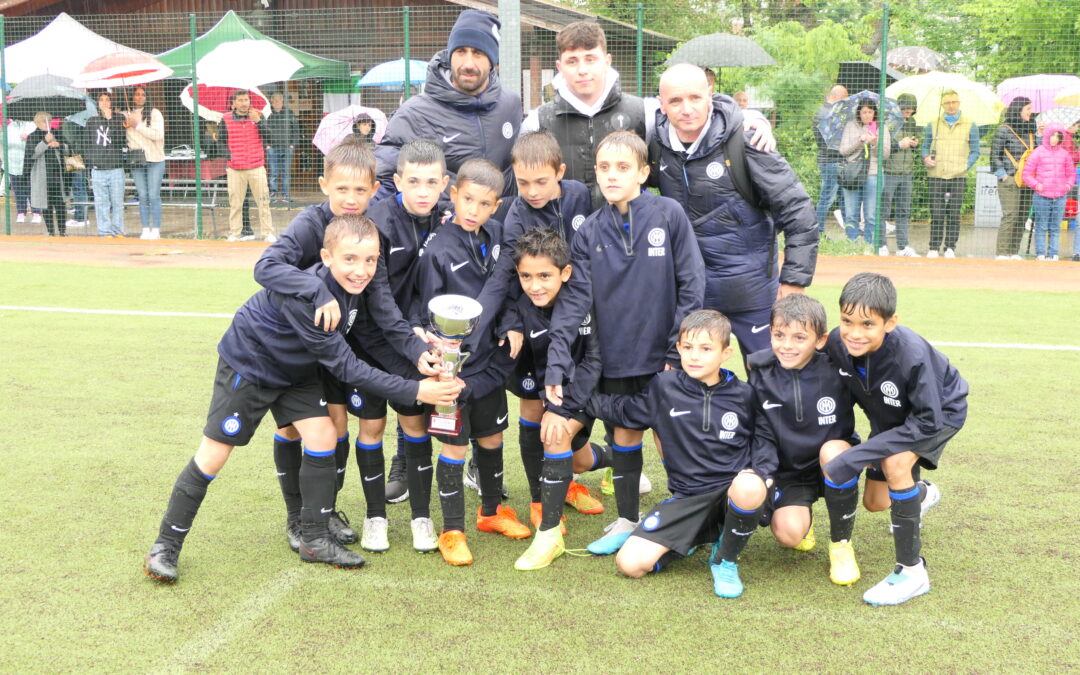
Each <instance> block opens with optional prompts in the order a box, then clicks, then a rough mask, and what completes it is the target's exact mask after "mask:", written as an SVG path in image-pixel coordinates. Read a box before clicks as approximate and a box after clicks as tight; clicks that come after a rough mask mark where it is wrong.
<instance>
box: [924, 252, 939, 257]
mask: <svg viewBox="0 0 1080 675" xmlns="http://www.w3.org/2000/svg"><path fill="white" fill-rule="evenodd" d="M926 257H927V258H936V257H937V251H927V252H926Z"/></svg>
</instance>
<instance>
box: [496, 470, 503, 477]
mask: <svg viewBox="0 0 1080 675" xmlns="http://www.w3.org/2000/svg"><path fill="white" fill-rule="evenodd" d="M502 475H503V472H502V471H500V472H499V473H497V474H495V477H496V478H502Z"/></svg>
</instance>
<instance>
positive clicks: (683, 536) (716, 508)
mask: <svg viewBox="0 0 1080 675" xmlns="http://www.w3.org/2000/svg"><path fill="white" fill-rule="evenodd" d="M727 493H728V489H727V486H725V487H724V488H723V489H720V490H714V491H712V492H706V493H703V494H699V495H692V496H689V497H672V498H671V499H665V500H664V501H662V502H660V503H659V504H657V505H656V506H655V507H653V509H652V510H651V511H649V513H648V514H647V515H646V516H645V517H644V518H643V519H642V520H641V524H640V525H638V526H637V528H636V529H635V530H634V532H633V536H635V537H641V538H642V539H647V540H649V541H651V542H653V543H656V544H660V545H661V546H664V547H666V548H669V549H671V550H672V551H675V552H676V553H678V554H679V555H683V556H685V555H687V554H689V552H690V549H692V548H693V547H695V546H698V545H700V544H712V543H716V541H718V540H719V539H720V535H721V534H722V533H723V531H724V517H725V516H726V515H727V503H728V499H727Z"/></svg>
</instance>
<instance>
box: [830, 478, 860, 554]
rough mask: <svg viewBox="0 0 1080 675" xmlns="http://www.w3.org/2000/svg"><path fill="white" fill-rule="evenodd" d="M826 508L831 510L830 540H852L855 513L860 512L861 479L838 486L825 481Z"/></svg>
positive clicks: (853, 479)
mask: <svg viewBox="0 0 1080 675" xmlns="http://www.w3.org/2000/svg"><path fill="white" fill-rule="evenodd" d="M825 507H826V508H827V509H828V510H829V538H830V539H831V540H832V541H834V542H836V541H844V540H848V541H850V540H851V533H852V532H853V531H854V529H855V512H856V511H858V510H859V477H858V476H855V477H854V478H852V479H851V480H849V481H848V482H846V483H841V484H840V485H837V484H836V483H834V482H832V481H831V480H829V479H828V478H826V479H825Z"/></svg>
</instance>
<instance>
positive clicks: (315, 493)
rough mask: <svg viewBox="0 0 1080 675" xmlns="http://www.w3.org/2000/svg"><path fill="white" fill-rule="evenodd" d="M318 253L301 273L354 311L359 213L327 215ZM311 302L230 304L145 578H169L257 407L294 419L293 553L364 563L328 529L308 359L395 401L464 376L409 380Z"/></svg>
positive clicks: (447, 398) (325, 440)
mask: <svg viewBox="0 0 1080 675" xmlns="http://www.w3.org/2000/svg"><path fill="white" fill-rule="evenodd" d="M321 253H322V264H317V265H315V266H314V267H312V268H310V269H309V270H308V271H307V274H310V275H312V276H313V277H315V278H318V279H319V280H320V281H321V283H323V284H325V286H326V288H327V289H328V290H329V292H330V294H331V296H332V297H333V299H334V300H335V301H336V302H337V303H339V304H340V307H341V308H342V310H343V312H342V315H343V316H345V317H352V316H355V314H356V310H357V307H358V306H359V304H360V302H361V300H360V294H361V293H362V292H363V290H364V289H365V288H366V287H367V285H368V283H369V282H370V281H371V279H372V277H373V276H374V274H375V266H376V262H377V261H378V258H379V237H378V234H377V231H376V229H375V225H374V223H372V222H371V221H370V220H368V219H367V218H365V217H363V216H359V215H345V216H337V217H335V218H334V219H333V220H332V221H331V223H330V225H329V226H328V227H327V228H326V235H325V238H324V242H323V249H322V252H321ZM317 302H319V301H318V300H315V299H314V297H309V298H308V299H307V300H303V299H300V298H297V297H294V296H289V295H283V294H281V293H276V292H274V291H269V290H263V291H259V292H258V293H256V294H255V295H253V296H252V297H251V298H250V299H249V300H248V301H247V302H246V303H244V305H243V307H241V308H240V309H239V310H238V311H237V312H236V316H235V317H234V318H233V322H232V324H231V325H230V326H229V329H228V330H227V331H225V335H224V336H223V337H222V339H221V342H219V343H218V354H219V358H218V370H217V375H216V376H215V378H214V394H213V398H212V399H211V401H210V412H209V414H208V416H207V419H206V427H205V428H204V429H203V439H202V443H201V444H200V445H199V450H198V452H196V453H195V456H194V457H193V458H192V459H191V461H190V462H188V465H187V466H186V467H185V468H184V470H183V471H181V472H180V476H179V477H178V478H177V479H176V484H175V485H174V486H173V490H172V496H171V497H170V499H169V505H168V508H167V509H166V511H165V516H164V518H162V520H161V527H160V530H159V533H158V537H157V539H156V540H155V541H154V545H153V546H152V547H151V548H150V552H149V553H147V554H146V560H145V563H144V569H145V571H146V574H147V575H149V576H150V577H152V578H153V579H156V580H157V581H162V582H165V583H173V582H174V581H176V578H177V558H178V557H179V555H180V549H181V547H182V546H183V544H184V539H185V537H186V536H187V533H188V530H190V529H191V524H192V522H193V521H194V520H195V515H196V514H197V513H198V511H199V506H200V504H202V500H203V498H204V497H205V496H206V488H207V487H208V486H209V485H210V481H212V480H213V479H214V478H215V477H216V476H217V474H218V472H219V471H220V470H221V469H222V467H224V466H225V462H226V461H227V460H228V459H229V454H230V453H231V452H232V449H233V448H234V447H236V446H240V445H247V443H248V441H250V440H251V437H252V435H253V434H254V433H255V430H256V429H257V428H258V426H259V423H260V422H261V421H262V418H263V417H264V416H265V415H266V413H267V411H269V412H270V413H272V414H273V416H274V422H275V423H276V424H277V425H278V427H285V426H288V425H290V424H291V425H294V426H295V427H296V430H297V431H298V432H300V436H301V438H302V439H303V441H304V450H303V458H302V460H301V465H300V495H301V499H302V504H303V505H302V508H301V532H300V546H299V553H300V560H302V561H304V562H321V563H327V564H329V565H333V566H335V567H340V568H354V567H360V566H362V565H363V564H364V559H363V558H362V557H360V556H359V555H358V554H356V553H354V552H352V551H350V550H349V549H347V548H345V547H344V546H342V545H341V544H340V543H338V541H337V540H336V539H335V538H334V537H333V536H331V534H330V530H329V522H328V521H329V518H330V514H331V513H333V512H334V499H335V496H336V491H337V490H336V488H337V480H336V464H335V459H334V453H335V446H336V444H337V431H336V429H335V427H334V423H333V422H332V421H331V419H330V417H329V415H328V413H327V409H326V400H325V398H324V395H323V389H322V383H321V379H320V376H319V368H318V366H320V365H321V366H322V367H323V368H325V369H326V370H327V371H329V373H330V374H332V375H333V376H334V377H336V378H338V379H339V380H341V381H342V382H348V383H350V384H352V385H353V386H357V387H360V388H362V389H363V390H365V391H371V392H373V393H375V394H377V395H379V396H383V397H385V398H388V399H391V400H395V401H400V402H403V403H404V402H415V401H416V400H420V401H423V402H425V403H431V404H438V403H445V404H449V403H451V402H453V401H454V400H455V399H456V398H457V396H458V394H459V393H460V392H461V390H462V388H463V386H464V383H462V382H460V381H457V382H442V381H440V380H439V379H437V378H429V379H426V380H422V381H419V382H417V381H413V380H406V379H404V378H401V377H398V376H396V375H390V374H388V373H384V372H382V371H380V370H377V369H375V368H372V367H371V366H369V365H367V364H365V363H363V362H362V361H360V360H359V359H357V358H356V356H355V355H354V354H353V352H352V350H351V349H349V346H348V345H347V344H346V343H345V338H344V333H347V332H348V331H349V329H350V328H351V325H350V324H351V321H348V320H346V321H343V322H341V324H340V325H339V326H338V329H337V330H335V331H331V332H325V331H324V330H323V329H322V328H321V327H319V326H318V325H317V324H315V323H313V322H312V320H311V317H312V314H313V312H314V310H315V308H316V303H317Z"/></svg>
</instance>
